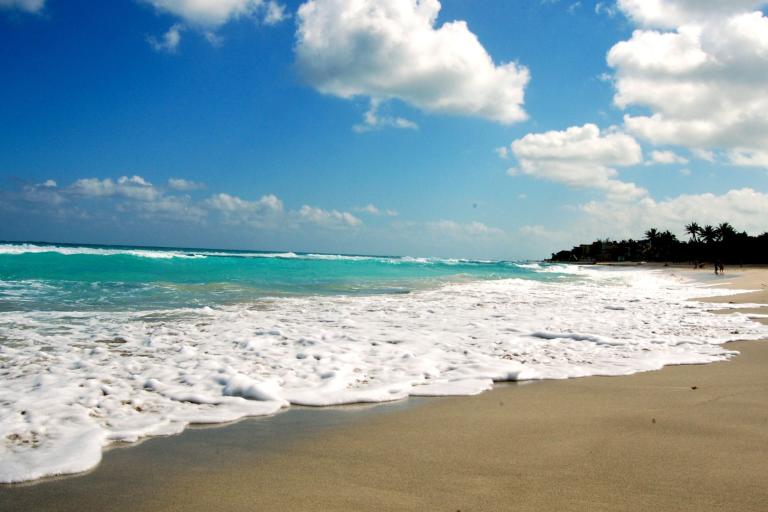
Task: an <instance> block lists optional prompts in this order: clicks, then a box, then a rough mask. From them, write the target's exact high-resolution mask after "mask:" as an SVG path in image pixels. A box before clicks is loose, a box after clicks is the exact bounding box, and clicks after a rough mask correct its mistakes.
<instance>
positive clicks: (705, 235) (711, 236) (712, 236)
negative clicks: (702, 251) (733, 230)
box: [700, 224, 717, 244]
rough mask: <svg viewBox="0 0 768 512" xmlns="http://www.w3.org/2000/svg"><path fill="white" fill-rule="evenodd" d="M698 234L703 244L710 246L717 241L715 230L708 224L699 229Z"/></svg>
mask: <svg viewBox="0 0 768 512" xmlns="http://www.w3.org/2000/svg"><path fill="white" fill-rule="evenodd" d="M700 234H701V239H702V240H704V243H706V244H711V243H712V242H714V241H715V240H716V239H717V230H715V228H713V227H712V226H711V225H709V224H707V225H706V226H704V227H703V228H701V231H700Z"/></svg>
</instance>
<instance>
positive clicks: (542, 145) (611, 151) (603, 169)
mask: <svg viewBox="0 0 768 512" xmlns="http://www.w3.org/2000/svg"><path fill="white" fill-rule="evenodd" d="M511 148H512V154H513V155H514V156H515V158H517V160H518V162H519V168H517V169H510V172H509V173H510V174H512V175H515V174H524V175H529V176H536V177H540V178H544V179H547V180H550V181H557V182H560V183H564V184H566V185H568V186H572V187H579V188H596V189H600V190H604V191H606V192H607V193H608V194H611V195H613V196H615V197H621V198H625V199H627V198H636V197H640V196H643V195H645V193H646V191H645V190H643V189H642V188H640V187H638V186H637V185H635V184H634V183H628V182H623V181H620V180H619V179H617V176H618V171H616V169H615V167H626V166H631V165H636V164H639V163H641V162H642V160H643V154H642V149H641V148H640V145H639V144H638V143H637V141H636V140H635V139H634V138H632V137H631V136H629V135H627V134H625V133H622V132H620V131H617V130H616V129H609V130H607V131H606V132H604V133H601V131H600V128H598V127H597V126H596V125H594V124H585V125H584V126H572V127H570V128H568V129H567V130H564V131H548V132H544V133H529V134H528V135H526V136H525V137H523V138H521V139H518V140H516V141H514V142H513V143H512V146H511Z"/></svg>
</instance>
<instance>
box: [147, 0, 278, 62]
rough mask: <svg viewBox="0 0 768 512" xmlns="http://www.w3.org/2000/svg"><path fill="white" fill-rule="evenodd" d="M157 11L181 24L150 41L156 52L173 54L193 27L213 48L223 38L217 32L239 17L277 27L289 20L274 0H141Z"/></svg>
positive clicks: (220, 42)
mask: <svg viewBox="0 0 768 512" xmlns="http://www.w3.org/2000/svg"><path fill="white" fill-rule="evenodd" d="M140 1H141V2H143V3H145V4H149V5H151V6H153V7H154V8H155V9H156V10H158V11H160V12H164V13H168V14H170V15H172V16H175V17H176V18H178V19H179V20H180V21H179V23H175V24H174V25H173V26H171V28H170V29H169V30H168V32H166V33H165V34H163V36H162V37H160V38H157V37H155V36H150V37H148V38H147V41H148V42H149V44H150V45H151V46H152V48H154V49H155V50H157V51H167V52H170V53H174V52H175V51H176V50H177V48H178V46H179V43H180V42H181V31H182V30H185V29H186V28H193V29H196V30H197V31H199V32H201V33H202V34H203V36H204V37H205V38H206V40H208V42H209V43H211V45H213V46H220V45H221V44H222V38H221V37H220V36H219V35H218V34H216V32H215V31H216V30H217V29H218V28H219V27H221V26H222V25H224V24H226V23H228V22H230V21H233V20H237V19H240V18H253V19H256V20H259V21H260V22H261V23H264V24H265V25H276V24H278V23H280V22H281V21H283V20H285V19H287V18H288V15H287V14H286V12H285V7H284V6H283V5H282V4H280V3H278V2H276V1H275V0H140Z"/></svg>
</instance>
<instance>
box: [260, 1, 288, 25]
mask: <svg viewBox="0 0 768 512" xmlns="http://www.w3.org/2000/svg"><path fill="white" fill-rule="evenodd" d="M288 17H289V16H288V14H287V13H286V12H285V6H284V5H282V4H279V3H277V2H274V1H272V0H270V1H269V2H267V4H266V12H265V14H264V23H265V24H266V25H277V24H278V23H280V22H281V21H284V20H286V19H288Z"/></svg>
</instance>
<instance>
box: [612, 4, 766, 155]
mask: <svg viewBox="0 0 768 512" xmlns="http://www.w3.org/2000/svg"><path fill="white" fill-rule="evenodd" d="M765 4H766V2H765V1H755V0H729V1H728V2H724V1H721V0H620V1H619V3H618V5H619V7H620V8H621V9H622V11H623V12H624V13H625V14H626V15H627V16H628V17H629V18H630V19H631V20H633V21H634V22H635V23H636V24H637V25H638V26H639V27H640V29H638V30H636V31H635V32H634V33H633V35H632V37H631V38H630V39H629V40H627V41H622V42H620V43H618V44H616V45H615V46H614V47H613V48H611V50H610V51H609V53H608V57H607V60H608V64H609V65H610V66H611V67H612V68H613V69H614V74H615V80H614V83H615V86H616V95H615V97H614V101H615V103H616V105H617V106H619V107H621V108H628V107H641V108H646V109H648V113H646V114H638V115H633V114H629V115H626V116H625V118H624V123H625V127H626V129H627V130H628V131H629V132H630V133H632V134H634V135H637V136H638V137H641V138H643V139H645V140H648V141H650V142H652V143H654V144H674V145H680V146H685V147H688V148H691V149H703V150H708V149H709V150H711V149H723V150H725V151H726V152H728V151H733V150H736V153H734V154H733V156H738V155H743V154H745V153H749V152H755V151H759V150H761V149H763V148H765V147H766V146H768V94H766V93H765V91H766V90H768V17H766V16H765V15H763V13H762V12H761V11H759V10H755V9H757V8H758V7H760V6H761V5H765ZM731 162H732V163H734V164H736V165H741V164H742V163H743V162H750V163H755V162H760V159H747V160H745V159H742V158H732V159H731Z"/></svg>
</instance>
